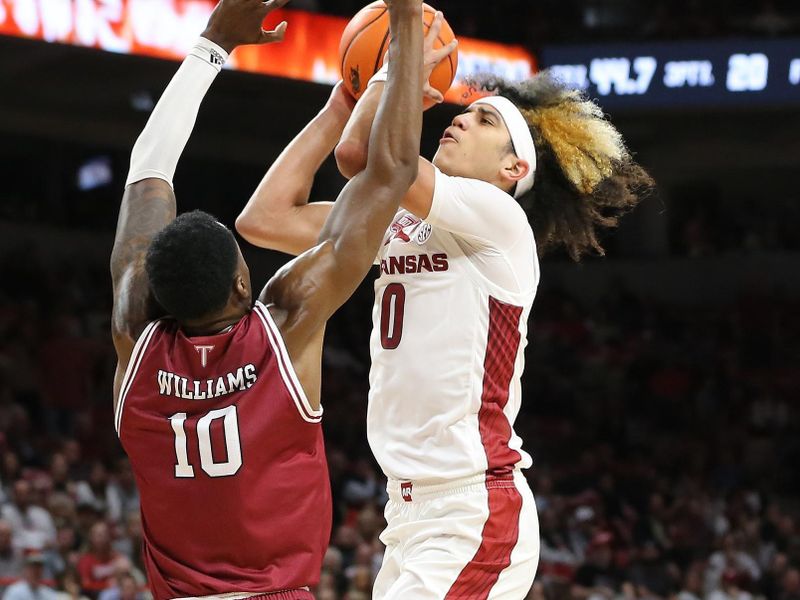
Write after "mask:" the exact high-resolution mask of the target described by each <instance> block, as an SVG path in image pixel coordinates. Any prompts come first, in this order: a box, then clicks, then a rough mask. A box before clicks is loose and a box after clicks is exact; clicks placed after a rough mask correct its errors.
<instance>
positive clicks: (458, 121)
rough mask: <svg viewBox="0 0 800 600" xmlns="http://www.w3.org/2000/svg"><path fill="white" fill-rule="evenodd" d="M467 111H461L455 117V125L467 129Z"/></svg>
mask: <svg viewBox="0 0 800 600" xmlns="http://www.w3.org/2000/svg"><path fill="white" fill-rule="evenodd" d="M467 117H468V114H467V113H461V114H460V115H456V116H455V117H454V118H453V127H458V128H459V129H466V128H467Z"/></svg>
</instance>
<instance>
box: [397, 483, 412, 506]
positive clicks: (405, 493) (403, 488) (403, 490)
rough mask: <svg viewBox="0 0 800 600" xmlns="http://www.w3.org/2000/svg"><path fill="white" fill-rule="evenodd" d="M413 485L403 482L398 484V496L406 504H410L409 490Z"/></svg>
mask: <svg viewBox="0 0 800 600" xmlns="http://www.w3.org/2000/svg"><path fill="white" fill-rule="evenodd" d="M413 487H414V485H413V484H412V483H411V482H410V481H404V482H403V483H401V484H400V495H401V496H402V497H403V500H405V501H406V502H411V490H412V488H413Z"/></svg>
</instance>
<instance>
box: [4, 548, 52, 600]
mask: <svg viewBox="0 0 800 600" xmlns="http://www.w3.org/2000/svg"><path fill="white" fill-rule="evenodd" d="M43 571H44V556H43V555H42V554H41V553H38V552H31V553H29V554H28V555H27V556H26V557H25V568H24V569H23V571H22V579H21V580H20V581H18V582H17V583H14V584H12V585H10V586H9V587H8V589H6V591H5V593H4V594H3V600H58V595H57V594H56V592H55V590H54V589H52V588H50V587H47V586H46V585H44V584H43V583H42V574H43Z"/></svg>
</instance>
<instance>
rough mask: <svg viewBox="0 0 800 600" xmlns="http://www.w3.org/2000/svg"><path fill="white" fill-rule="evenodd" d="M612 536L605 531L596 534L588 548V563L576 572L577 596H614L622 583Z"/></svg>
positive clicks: (573, 589) (575, 594)
mask: <svg viewBox="0 0 800 600" xmlns="http://www.w3.org/2000/svg"><path fill="white" fill-rule="evenodd" d="M611 541H612V536H611V534H610V533H608V532H606V531H603V532H600V533H598V534H596V535H595V536H594V537H593V538H592V541H591V542H590V543H589V546H588V548H587V549H586V557H587V559H588V563H587V564H584V565H582V566H581V567H580V568H579V569H578V571H577V573H575V584H574V585H573V588H572V594H573V596H574V597H575V598H579V599H581V598H592V597H593V596H595V595H597V596H602V597H607V598H613V597H614V594H615V590H617V589H619V588H620V585H621V584H622V575H621V573H620V572H619V570H618V569H617V568H616V567H615V566H614V564H613V557H614V556H613V553H612V551H611Z"/></svg>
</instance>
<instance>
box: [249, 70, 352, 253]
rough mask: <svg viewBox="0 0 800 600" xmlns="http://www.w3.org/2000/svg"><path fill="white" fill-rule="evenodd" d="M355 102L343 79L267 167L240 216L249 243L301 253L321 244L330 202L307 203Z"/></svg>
mask: <svg viewBox="0 0 800 600" xmlns="http://www.w3.org/2000/svg"><path fill="white" fill-rule="evenodd" d="M354 105H355V101H354V100H353V98H352V97H351V96H350V94H348V93H347V91H346V90H345V89H344V87H343V86H342V84H341V82H340V83H339V84H337V85H336V86H335V87H334V88H333V92H332V93H331V97H330V99H329V100H328V102H327V104H326V105H325V106H324V108H323V109H322V110H321V111H320V112H319V114H318V115H317V116H316V117H314V119H313V120H312V121H311V122H310V123H309V124H308V125H307V126H306V127H305V128H304V129H303V131H301V132H300V133H299V134H298V135H297V137H295V138H294V140H293V141H292V143H291V144H289V145H288V146H287V147H286V149H285V150H284V151H283V152H282V153H281V155H280V156H279V157H278V160H276V161H275V162H274V163H273V165H272V166H271V167H270V168H269V170H268V171H267V173H266V175H264V178H263V179H262V180H261V183H260V184H259V185H258V187H257V188H256V191H255V192H253V195H252V196H251V198H250V201H249V202H248V203H247V206H245V207H244V210H242V213H241V214H240V215H239V217H238V218H237V219H236V230H237V231H238V232H239V234H240V235H241V236H242V237H243V238H245V239H246V240H247V241H248V242H250V243H251V244H254V245H256V246H260V247H262V248H270V249H272V250H279V251H281V252H286V253H287V254H293V255H295V256H296V255H298V254H300V253H302V252H305V251H306V250H308V249H309V248H311V247H312V246H315V245H316V244H317V238H318V237H319V233H320V231H321V230H322V225H323V224H324V223H325V219H326V218H327V217H328V214H329V213H330V211H331V206H332V203H331V202H313V203H310V204H309V202H308V199H309V196H310V195H311V186H312V184H313V183H314V176H315V175H316V173H317V171H318V170H319V167H320V166H321V165H322V162H323V161H324V160H325V159H326V158H327V157H328V156H329V155H330V154H331V152H333V149H334V147H335V146H336V144H337V143H338V141H339V138H340V137H341V135H342V131H343V130H344V126H345V124H346V123H347V120H348V119H349V118H350V113H351V112H352V110H353V106H354Z"/></svg>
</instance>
